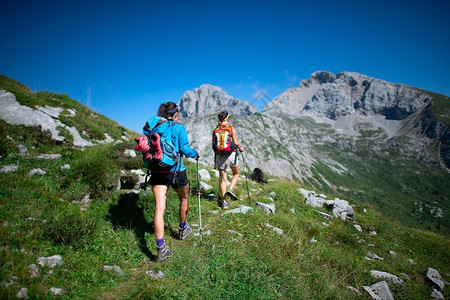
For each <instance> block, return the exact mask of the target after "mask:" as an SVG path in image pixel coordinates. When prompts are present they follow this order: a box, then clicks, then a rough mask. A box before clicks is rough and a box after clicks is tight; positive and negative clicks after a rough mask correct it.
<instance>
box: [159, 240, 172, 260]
mask: <svg viewBox="0 0 450 300" xmlns="http://www.w3.org/2000/svg"><path fill="white" fill-rule="evenodd" d="M156 249H157V251H158V254H157V255H156V259H157V260H158V261H164V260H166V259H168V258H169V257H172V255H173V253H172V250H170V249H169V248H167V246H166V243H164V245H163V246H162V247H156Z"/></svg>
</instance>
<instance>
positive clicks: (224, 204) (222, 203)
mask: <svg viewBox="0 0 450 300" xmlns="http://www.w3.org/2000/svg"><path fill="white" fill-rule="evenodd" d="M218 203H219V207H220V208H222V209H228V205H230V203H228V202H227V201H225V199H219V200H218Z"/></svg>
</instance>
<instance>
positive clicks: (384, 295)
mask: <svg viewBox="0 0 450 300" xmlns="http://www.w3.org/2000/svg"><path fill="white" fill-rule="evenodd" d="M362 288H363V289H364V290H365V291H366V292H367V293H369V295H370V296H371V297H372V299H376V300H394V297H393V296H392V293H391V291H390V290H389V286H388V284H387V283H386V281H380V282H378V283H375V284H372V285H370V286H363V287H362Z"/></svg>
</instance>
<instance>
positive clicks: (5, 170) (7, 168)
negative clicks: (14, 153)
mask: <svg viewBox="0 0 450 300" xmlns="http://www.w3.org/2000/svg"><path fill="white" fill-rule="evenodd" d="M17 169H19V166H16V165H7V166H3V167H2V168H1V169H0V174H1V173H9V172H15V171H17Z"/></svg>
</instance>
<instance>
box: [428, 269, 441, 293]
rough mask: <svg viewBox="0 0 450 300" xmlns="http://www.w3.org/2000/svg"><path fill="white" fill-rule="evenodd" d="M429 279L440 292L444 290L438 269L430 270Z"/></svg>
mask: <svg viewBox="0 0 450 300" xmlns="http://www.w3.org/2000/svg"><path fill="white" fill-rule="evenodd" d="M427 279H428V280H429V281H430V282H431V283H432V284H433V286H434V287H435V288H437V289H439V290H440V291H442V289H443V288H444V286H445V283H444V281H443V280H442V276H441V274H439V272H438V271H437V270H436V269H433V268H428V270H427Z"/></svg>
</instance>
